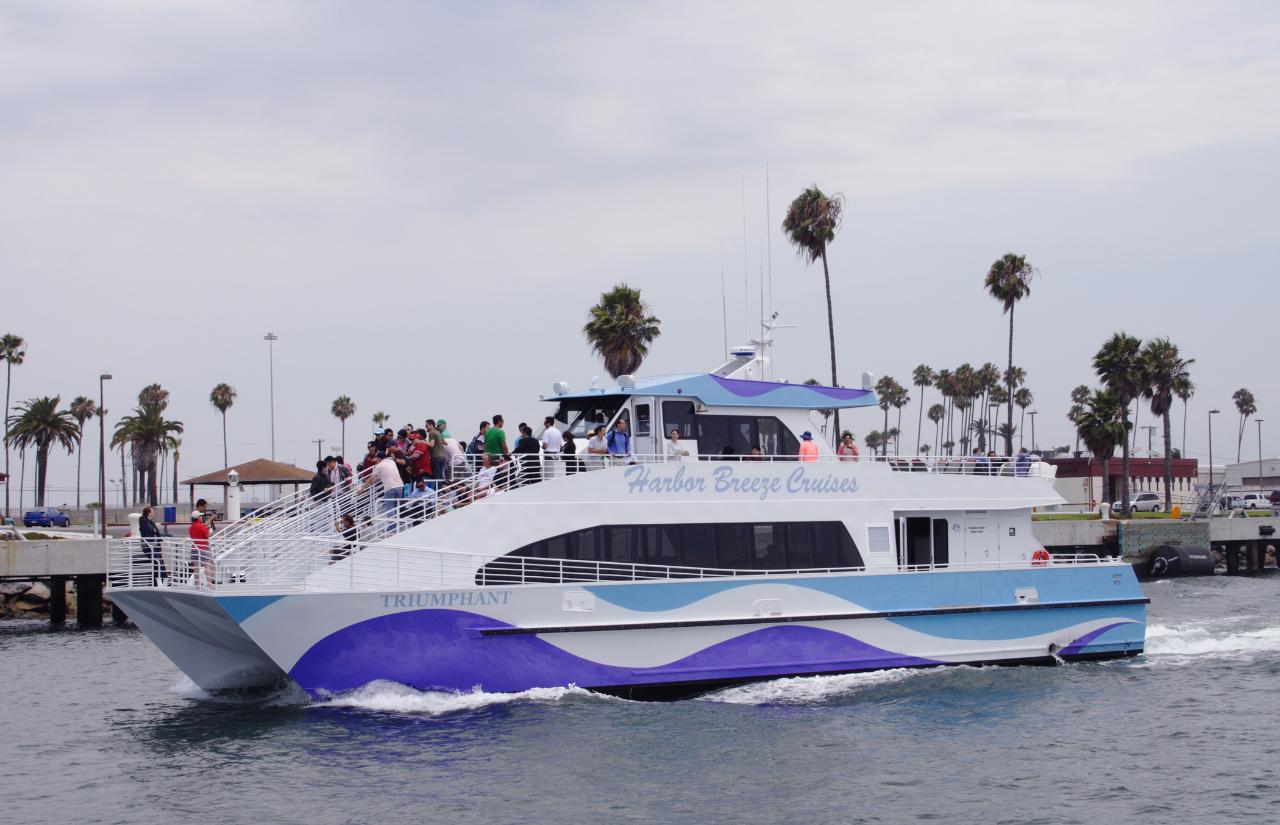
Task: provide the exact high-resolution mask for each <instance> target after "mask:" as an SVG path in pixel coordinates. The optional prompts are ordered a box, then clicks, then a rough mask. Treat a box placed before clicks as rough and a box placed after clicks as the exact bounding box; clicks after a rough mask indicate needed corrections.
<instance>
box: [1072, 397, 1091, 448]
mask: <svg viewBox="0 0 1280 825" xmlns="http://www.w3.org/2000/svg"><path fill="white" fill-rule="evenodd" d="M1092 395H1093V391H1092V390H1090V389H1089V387H1088V385H1086V384H1077V385H1076V388H1075V389H1073V390H1072V391H1071V409H1070V410H1068V411H1067V419H1068V420H1070V421H1071V422H1072V423H1075V420H1076V417H1077V416H1078V415H1080V413H1082V412H1084V405H1085V403H1086V402H1088V400H1089V398H1090V396H1092ZM1073 452H1077V453H1078V452H1080V430H1079V428H1077V429H1076V447H1075V450H1074V451H1073Z"/></svg>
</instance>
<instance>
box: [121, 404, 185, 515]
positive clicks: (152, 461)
mask: <svg viewBox="0 0 1280 825" xmlns="http://www.w3.org/2000/svg"><path fill="white" fill-rule="evenodd" d="M144 393H146V391H145V390H144ZM167 395H168V393H167V392H166V393H165V396H164V397H159V396H157V395H156V394H154V393H146V394H145V395H144V394H140V395H139V397H140V398H145V399H146V400H145V401H143V402H140V403H139V404H138V406H137V407H134V409H133V414H132V415H126V416H125V417H124V418H121V419H120V421H119V423H117V424H116V428H115V432H114V433H113V434H112V436H111V446H112V447H119V448H120V449H121V451H122V453H123V450H124V447H125V446H126V445H127V446H128V447H129V448H130V449H131V450H132V452H133V455H134V463H135V465H136V466H137V468H138V469H137V473H138V479H137V482H136V483H137V485H138V486H137V487H136V488H135V490H134V496H135V497H140V496H143V495H145V500H146V503H147V504H150V505H152V506H155V504H156V503H157V501H158V500H159V498H160V491H159V486H158V483H157V480H158V474H157V457H158V456H159V454H160V453H161V452H162V451H166V450H170V449H172V448H173V442H174V437H175V436H176V435H178V434H180V433H182V430H183V428H182V422H181V421H170V420H169V419H167V418H165V417H164V407H163V403H164V399H165V398H167ZM140 488H145V494H144V493H143V490H142V489H140Z"/></svg>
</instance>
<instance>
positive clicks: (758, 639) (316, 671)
mask: <svg viewBox="0 0 1280 825" xmlns="http://www.w3.org/2000/svg"><path fill="white" fill-rule="evenodd" d="M495 627H511V625H506V624H503V623H501V622H496V621H494V620H493V619H491V618H489V617H487V616H480V615H477V614H475V613H468V612H465V611H457V610H414V611H406V612H404V613H396V614H393V615H389V616H379V617H377V618H373V619H369V620H367V621H364V622H359V623H357V624H354V625H351V626H349V627H345V628H343V629H342V630H339V631H337V632H335V633H332V634H330V635H329V636H327V637H325V638H324V639H321V640H320V641H319V642H317V643H316V644H315V645H313V646H312V647H311V648H310V649H309V650H308V651H307V652H306V653H305V654H303V656H302V658H300V659H299V660H298V662H297V664H295V665H294V667H293V669H292V670H290V672H289V675H290V676H291V677H292V678H293V680H294V681H296V682H297V683H298V684H299V685H300V686H302V687H303V688H304V689H305V690H307V691H308V692H310V693H312V694H317V693H325V692H328V693H339V692H342V691H346V690H351V689H354V688H357V687H359V686H361V685H364V684H367V683H369V682H372V681H374V680H377V679H386V680H390V681H393V682H399V683H401V684H405V685H409V686H411V687H414V688H417V689H419V690H433V689H444V690H469V689H470V688H472V687H475V686H477V685H479V686H481V687H482V688H483V689H485V690H488V691H495V692H504V693H505V692H516V691H521V690H528V689H529V688H534V687H556V686H561V685H567V684H576V685H578V686H580V687H588V688H590V687H615V686H624V685H652V684H661V683H667V682H691V681H725V680H732V679H747V678H754V677H772V676H786V675H790V674H796V673H826V672H840V671H848V670H875V669H881V668H893V667H915V666H920V665H936V664H941V662H938V661H935V660H932V659H922V658H919V657H915V656H908V655H904V654H901V653H895V652H893V651H890V650H883V649H881V648H878V647H875V646H874V645H869V644H867V643H865V642H862V641H859V640H858V639H854V638H851V637H849V636H846V635H844V634H842V633H836V632H834V631H830V630H823V629H820V628H815V627H806V626H804V625H782V626H772V627H765V628H761V629H759V630H754V631H751V632H748V633H744V634H742V635H741V636H737V637H735V638H732V639H727V640H725V641H723V642H719V643H717V644H714V645H711V646H710V647H707V648H705V649H703V650H700V651H698V652H697V653H693V654H691V655H689V656H686V657H684V658H682V659H677V660H675V661H672V662H669V663H667V664H664V665H659V666H657V667H646V668H629V667H618V666H614V665H603V664H600V663H598V662H593V661H591V660H588V659H584V658H582V657H580V656H575V655H573V654H571V653H567V652H565V651H563V650H561V649H560V648H558V647H556V646H555V645H553V644H551V643H549V642H547V641H545V640H543V639H541V638H539V637H538V636H535V635H509V636H481V635H480V632H479V631H480V630H481V629H488V628H495ZM617 632H619V633H623V634H625V633H628V632H646V631H617Z"/></svg>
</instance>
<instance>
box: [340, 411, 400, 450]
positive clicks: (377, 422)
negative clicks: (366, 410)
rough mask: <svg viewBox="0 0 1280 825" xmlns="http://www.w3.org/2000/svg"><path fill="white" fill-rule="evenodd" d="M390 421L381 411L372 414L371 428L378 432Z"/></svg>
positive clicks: (388, 416) (389, 417)
mask: <svg viewBox="0 0 1280 825" xmlns="http://www.w3.org/2000/svg"><path fill="white" fill-rule="evenodd" d="M390 420H391V416H390V415H388V414H387V413H384V412H382V411H381V410H379V411H378V412H376V413H374V414H373V426H374V427H376V428H377V429H379V430H380V429H382V428H383V427H384V426H386V423H387V422H388V421H390ZM343 455H346V453H345V452H344V453H343Z"/></svg>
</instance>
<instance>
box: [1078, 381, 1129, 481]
mask: <svg viewBox="0 0 1280 825" xmlns="http://www.w3.org/2000/svg"><path fill="white" fill-rule="evenodd" d="M1079 406H1080V410H1081V411H1080V414H1079V415H1077V416H1076V420H1075V425H1076V433H1077V435H1078V436H1079V438H1080V440H1081V441H1083V442H1084V446H1085V447H1086V448H1087V449H1088V450H1089V452H1090V454H1092V455H1093V457H1094V458H1096V459H1098V460H1099V461H1101V462H1102V497H1103V499H1105V500H1107V501H1110V500H1111V491H1110V490H1109V489H1108V487H1109V483H1108V482H1110V480H1111V479H1110V473H1109V472H1108V471H1107V462H1108V461H1110V460H1111V457H1112V456H1114V455H1115V454H1116V445H1117V444H1119V443H1122V442H1123V443H1128V439H1127V438H1126V435H1127V434H1126V432H1125V426H1126V425H1125V423H1124V422H1123V421H1122V420H1121V419H1122V417H1124V416H1127V415H1128V412H1129V407H1128V405H1127V404H1121V403H1120V399H1119V398H1117V397H1116V395H1115V393H1112V392H1110V391H1107V390H1097V391H1094V392H1092V393H1090V395H1089V397H1088V398H1087V399H1085V400H1084V402H1082V403H1081V404H1080V405H1079ZM1122 411H1123V413H1122Z"/></svg>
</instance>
